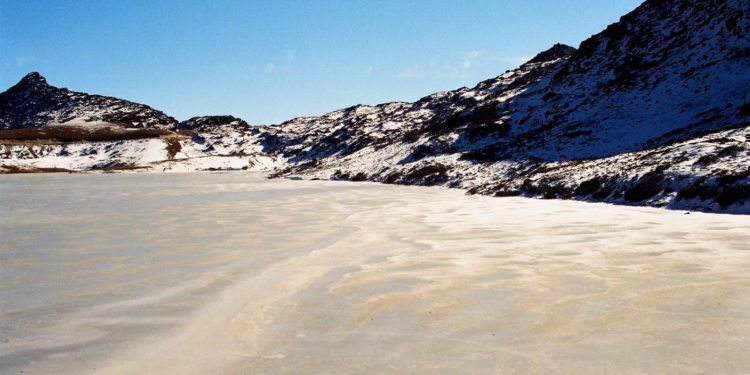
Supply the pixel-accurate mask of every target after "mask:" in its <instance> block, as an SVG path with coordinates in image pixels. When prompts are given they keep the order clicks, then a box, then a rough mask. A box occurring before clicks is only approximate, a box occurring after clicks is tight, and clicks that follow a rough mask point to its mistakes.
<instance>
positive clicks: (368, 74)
mask: <svg viewBox="0 0 750 375" xmlns="http://www.w3.org/2000/svg"><path fill="white" fill-rule="evenodd" d="M374 70H375V67H373V66H372V65H368V66H367V72H366V73H365V75H366V76H368V77H370V76H372V72H373V71H374Z"/></svg>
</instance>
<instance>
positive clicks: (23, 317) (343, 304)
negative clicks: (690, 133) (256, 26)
mask: <svg viewBox="0 0 750 375" xmlns="http://www.w3.org/2000/svg"><path fill="white" fill-rule="evenodd" d="M92 182H93V183H92ZM0 192H1V193H2V194H3V196H5V197H7V199H4V200H3V201H2V202H0V208H2V211H3V212H5V215H4V216H3V217H2V219H0V229H2V233H4V237H5V239H4V241H3V243H4V245H3V246H2V247H0V249H2V250H0V256H2V259H3V261H2V262H0V280H2V281H3V282H2V283H1V284H2V285H3V287H2V288H0V293H2V294H1V295H0V299H1V300H2V301H4V302H3V305H2V306H3V307H2V309H0V314H1V315H0V317H1V318H0V321H1V322H2V325H0V328H1V329H2V331H0V333H2V336H3V340H2V341H0V363H2V364H3V365H1V366H2V367H0V371H2V372H6V371H7V372H13V371H15V372H17V371H19V370H26V372H35V373H36V372H42V373H49V372H58V371H73V372H76V371H77V372H80V371H84V372H99V373H134V372H145V373H164V372H177V373H205V372H223V373H225V372H230V373H231V372H253V373H278V372H300V371H307V372H383V371H397V370H398V371H402V372H434V371H438V372H456V371H462V372H474V373H476V372H486V371H488V369H493V371H504V372H510V371H514V370H516V371H527V372H533V371H545V372H550V371H552V372H579V373H580V372H584V373H588V372H666V371H675V370H676V371H680V372H747V371H750V361H748V360H747V359H746V358H745V354H746V353H747V351H748V349H750V318H748V317H749V316H750V300H749V299H748V298H747V295H748V294H750V293H749V292H750V276H749V275H747V272H746V270H747V269H748V266H750V253H749V252H748V249H747V243H750V241H748V240H750V231H748V229H750V217H747V216H734V215H712V214H700V213H693V214H692V215H684V214H683V213H682V212H676V211H667V210H659V209H653V208H636V207H623V206H612V205H606V204H591V203H582V202H572V201H541V200H534V199H526V198H502V199H498V198H488V197H477V196H473V197H472V196H465V195H464V194H463V192H462V191H460V190H450V189H445V188H432V189H422V188H419V187H404V186H389V185H381V184H369V183H365V184H348V183H334V182H325V181H288V180H270V181H269V180H263V179H262V178H260V177H259V176H251V175H247V174H222V175H211V176H210V178H209V177H208V175H205V174H167V175H156V174H121V175H119V174H118V175H107V176H102V175H84V176H68V175H45V176H41V175H37V176H33V177H32V176H18V177H16V176H8V178H6V177H4V178H3V179H0ZM40 231H41V232H40ZM39 233H44V235H40V234H39ZM61 280H68V282H66V283H64V284H60V281H61ZM70 280H72V281H70ZM94 285H96V287H93V286H94ZM50 289H51V290H50ZM50 311H53V312H50ZM14 327H15V328H14ZM18 327H21V328H23V330H20V331H19V328H18ZM31 362H33V363H31Z"/></svg>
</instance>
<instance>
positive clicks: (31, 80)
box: [17, 72, 48, 86]
mask: <svg viewBox="0 0 750 375" xmlns="http://www.w3.org/2000/svg"><path fill="white" fill-rule="evenodd" d="M19 85H21V86H48V85H47V79H46V78H44V77H43V76H42V75H41V74H39V73H38V72H31V73H29V74H27V75H25V76H24V77H23V78H21V81H19V82H18V85H17V86H19Z"/></svg>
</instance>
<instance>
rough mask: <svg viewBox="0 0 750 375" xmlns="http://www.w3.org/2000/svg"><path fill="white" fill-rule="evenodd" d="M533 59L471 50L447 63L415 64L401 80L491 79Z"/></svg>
mask: <svg viewBox="0 0 750 375" xmlns="http://www.w3.org/2000/svg"><path fill="white" fill-rule="evenodd" d="M529 59H531V57H528V56H510V57H508V56H503V55H500V54H494V53H491V52H488V51H485V50H471V51H466V52H464V53H462V54H461V55H459V56H456V57H454V58H453V59H449V60H446V61H438V60H437V59H435V58H431V59H429V60H428V64H413V65H409V66H405V67H404V68H403V69H401V71H400V73H399V77H401V78H410V79H416V78H424V77H427V78H434V79H467V78H477V79H480V78H489V77H492V76H493V74H495V75H497V74H501V73H502V71H503V70H504V69H507V68H515V67H517V66H520V65H521V64H523V63H524V62H526V61H528V60H529Z"/></svg>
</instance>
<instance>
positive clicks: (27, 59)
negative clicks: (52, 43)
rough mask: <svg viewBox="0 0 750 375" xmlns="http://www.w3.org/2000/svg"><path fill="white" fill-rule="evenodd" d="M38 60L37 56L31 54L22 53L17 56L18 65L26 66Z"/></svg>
mask: <svg viewBox="0 0 750 375" xmlns="http://www.w3.org/2000/svg"><path fill="white" fill-rule="evenodd" d="M35 61H36V57H35V56H31V55H21V56H18V57H16V65H18V66H26V65H29V64H31V63H33V62H35Z"/></svg>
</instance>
